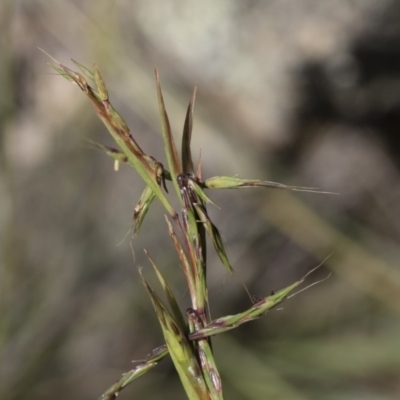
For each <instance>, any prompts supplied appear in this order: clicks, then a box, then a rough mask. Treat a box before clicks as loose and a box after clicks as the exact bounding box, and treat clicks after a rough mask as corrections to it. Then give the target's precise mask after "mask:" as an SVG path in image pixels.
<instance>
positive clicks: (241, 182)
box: [204, 176, 338, 194]
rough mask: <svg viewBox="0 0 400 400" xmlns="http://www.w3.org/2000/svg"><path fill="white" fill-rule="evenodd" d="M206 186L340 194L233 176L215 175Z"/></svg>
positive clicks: (206, 182) (207, 181)
mask: <svg viewBox="0 0 400 400" xmlns="http://www.w3.org/2000/svg"><path fill="white" fill-rule="evenodd" d="M204 186H205V187H206V188H209V189H241V188H249V187H265V188H271V189H287V190H293V191H297V192H311V193H323V194H338V193H334V192H324V191H322V190H320V189H318V188H312V187H305V186H288V185H284V184H283V183H277V182H270V181H260V180H257V179H240V178H236V177H233V176H215V177H213V178H209V179H207V180H206V181H205V182H204Z"/></svg>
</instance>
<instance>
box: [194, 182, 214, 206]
mask: <svg viewBox="0 0 400 400" xmlns="http://www.w3.org/2000/svg"><path fill="white" fill-rule="evenodd" d="M188 184H189V187H190V188H191V189H192V190H193V191H194V192H195V193H196V194H197V196H199V198H200V199H201V200H203V201H204V203H206V204H212V205H213V206H214V207H217V208H219V207H218V206H217V205H216V204H215V203H214V202H213V201H212V200H211V199H210V198H209V197H208V196H207V195H206V193H205V191H204V190H203V188H202V187H200V185H198V184H197V183H196V181H195V180H194V179H190V180H189V182H188Z"/></svg>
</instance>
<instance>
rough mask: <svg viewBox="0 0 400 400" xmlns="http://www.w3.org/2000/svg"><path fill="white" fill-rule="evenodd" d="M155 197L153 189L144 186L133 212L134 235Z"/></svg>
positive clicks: (136, 233)
mask: <svg viewBox="0 0 400 400" xmlns="http://www.w3.org/2000/svg"><path fill="white" fill-rule="evenodd" d="M155 197H156V195H155V193H154V192H153V190H152V189H151V188H150V187H149V186H146V188H145V189H144V191H143V193H142V195H141V196H140V199H139V201H138V203H137V204H136V206H135V210H134V212H133V234H134V235H135V236H137V235H138V234H139V231H140V228H141V226H142V222H143V220H144V217H145V216H146V214H147V211H148V210H149V208H150V205H151V203H152V202H153V200H154V198H155Z"/></svg>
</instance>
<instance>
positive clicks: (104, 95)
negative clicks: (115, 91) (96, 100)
mask: <svg viewBox="0 0 400 400" xmlns="http://www.w3.org/2000/svg"><path fill="white" fill-rule="evenodd" d="M93 69H94V81H95V83H96V88H97V93H98V95H99V97H100V100H101V101H105V100H108V90H107V88H106V85H105V83H104V81H103V78H102V77H101V75H100V71H99V68H98V66H97V64H96V63H93Z"/></svg>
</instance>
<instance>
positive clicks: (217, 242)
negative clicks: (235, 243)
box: [194, 204, 234, 274]
mask: <svg viewBox="0 0 400 400" xmlns="http://www.w3.org/2000/svg"><path fill="white" fill-rule="evenodd" d="M194 207H195V209H196V212H197V215H198V216H199V218H200V221H201V222H202V223H203V224H204V227H205V229H206V231H207V233H208V235H209V236H210V238H211V241H212V243H213V245H214V248H215V251H216V252H217V254H218V257H219V258H220V260H221V262H222V264H224V265H225V267H226V268H227V269H228V271H229V272H230V273H231V274H233V273H234V270H233V268H232V266H231V263H230V262H229V259H228V256H227V254H226V251H225V247H224V242H223V241H222V237H221V234H220V233H219V231H218V229H217V227H216V226H215V225H214V224H213V223H212V221H211V219H210V217H209V216H208V214H207V211H206V210H205V208H204V207H202V206H201V205H200V204H194Z"/></svg>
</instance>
